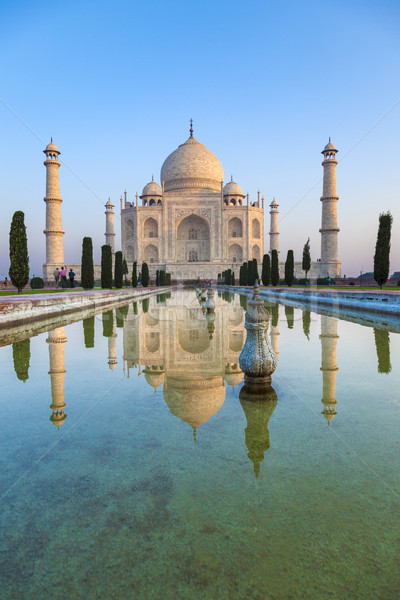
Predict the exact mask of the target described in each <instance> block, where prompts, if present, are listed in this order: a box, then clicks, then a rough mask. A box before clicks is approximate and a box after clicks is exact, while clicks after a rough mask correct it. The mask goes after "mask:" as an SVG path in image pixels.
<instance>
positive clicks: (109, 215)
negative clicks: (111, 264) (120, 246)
mask: <svg viewBox="0 0 400 600" xmlns="http://www.w3.org/2000/svg"><path fill="white" fill-rule="evenodd" d="M105 207H106V212H105V215H106V233H105V236H106V244H108V245H109V246H111V250H112V253H113V254H114V252H115V241H114V238H115V233H114V204H113V203H112V202H111V200H110V198H109V199H108V202H107V204H106V205H105Z"/></svg>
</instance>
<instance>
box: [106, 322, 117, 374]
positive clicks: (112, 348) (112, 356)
mask: <svg viewBox="0 0 400 600" xmlns="http://www.w3.org/2000/svg"><path fill="white" fill-rule="evenodd" d="M109 315H110V318H111V319H112V335H111V336H110V337H109V338H108V367H109V368H110V369H111V371H114V369H115V365H116V364H117V330H116V327H115V319H114V311H113V310H110V312H109Z"/></svg>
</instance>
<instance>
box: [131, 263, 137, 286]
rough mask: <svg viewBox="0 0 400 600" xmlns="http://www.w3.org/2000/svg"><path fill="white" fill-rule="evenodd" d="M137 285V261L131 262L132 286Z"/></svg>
mask: <svg viewBox="0 0 400 600" xmlns="http://www.w3.org/2000/svg"><path fill="white" fill-rule="evenodd" d="M137 286H138V278H137V262H136V261H135V262H134V263H133V267H132V287H137Z"/></svg>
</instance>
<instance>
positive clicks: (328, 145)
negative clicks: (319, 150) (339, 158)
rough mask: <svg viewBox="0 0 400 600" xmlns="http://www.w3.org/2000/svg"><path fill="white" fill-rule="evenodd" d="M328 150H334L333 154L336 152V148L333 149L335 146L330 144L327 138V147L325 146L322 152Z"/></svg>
mask: <svg viewBox="0 0 400 600" xmlns="http://www.w3.org/2000/svg"><path fill="white" fill-rule="evenodd" d="M328 150H335V152H337V150H336V148H335V144H332V142H331V138H329V142H328V143H327V145H326V146H325V148H324V150H323V152H326V151H328Z"/></svg>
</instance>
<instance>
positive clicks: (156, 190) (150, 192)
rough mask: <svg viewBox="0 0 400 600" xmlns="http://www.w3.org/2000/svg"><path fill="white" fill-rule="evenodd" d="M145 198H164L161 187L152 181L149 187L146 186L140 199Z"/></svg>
mask: <svg viewBox="0 0 400 600" xmlns="http://www.w3.org/2000/svg"><path fill="white" fill-rule="evenodd" d="M143 196H162V189H161V186H160V185H158V183H157V182H156V181H154V180H153V179H152V180H151V181H150V182H149V183H148V184H147V185H145V186H144V188H143V191H142V195H141V196H140V197H141V198H143Z"/></svg>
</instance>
